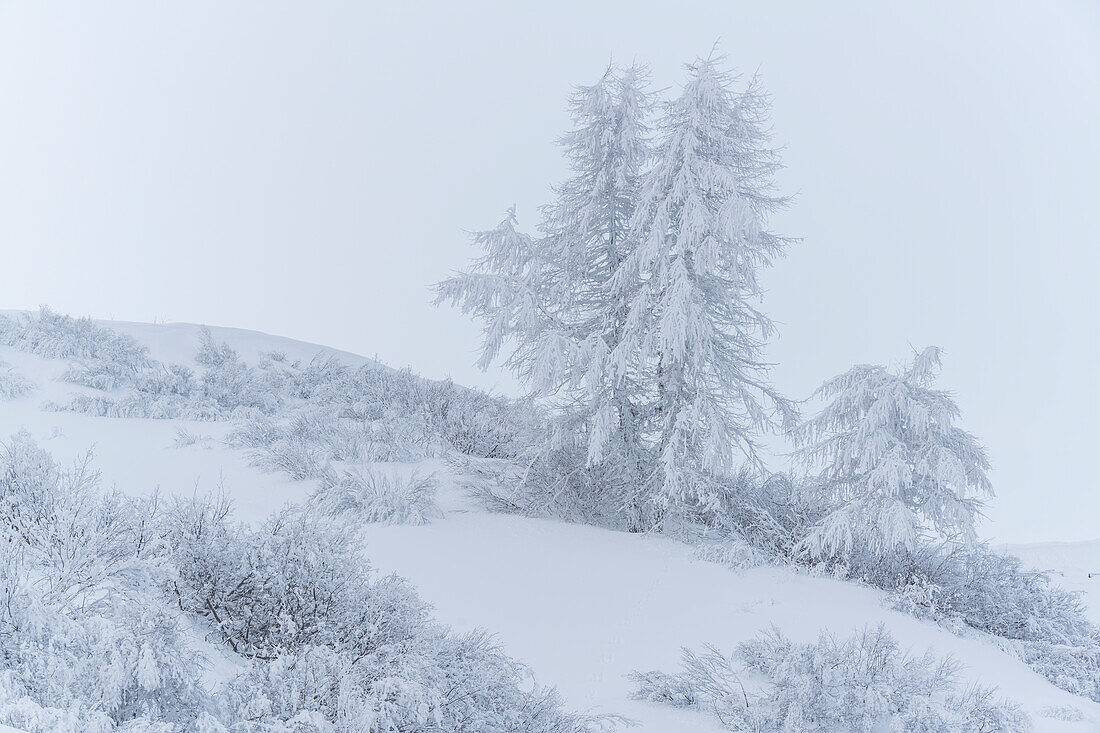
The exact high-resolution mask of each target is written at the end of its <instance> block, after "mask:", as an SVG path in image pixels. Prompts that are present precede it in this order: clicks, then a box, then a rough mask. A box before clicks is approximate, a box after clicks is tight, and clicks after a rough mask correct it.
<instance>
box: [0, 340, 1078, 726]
mask: <svg viewBox="0 0 1100 733" xmlns="http://www.w3.org/2000/svg"><path fill="white" fill-rule="evenodd" d="M105 325H109V326H111V327H113V328H116V329H118V330H120V331H123V332H125V333H128V334H131V335H132V336H134V337H135V338H137V339H138V340H140V341H141V342H143V343H145V344H147V345H148V346H149V347H150V349H151V351H152V356H153V357H155V358H158V359H165V360H170V361H177V362H183V363H189V362H190V361H191V359H192V358H193V355H194V353H195V351H196V350H197V348H198V344H199V329H198V327H196V326H190V325H180V324H169V325H140V324H118V323H110V324H105ZM214 336H215V338H217V339H224V340H225V341H227V342H228V343H230V344H231V345H232V346H234V347H235V348H237V349H238V351H239V352H240V353H241V355H242V356H243V357H244V358H246V359H255V358H256V356H257V355H258V354H259V353H260V352H261V351H282V352H285V353H287V355H288V356H290V357H291V358H305V359H308V358H310V357H312V356H314V355H315V354H317V353H318V352H321V351H326V352H329V353H334V352H330V351H329V350H325V349H322V348H321V347H317V346H312V345H309V344H303V343H301V342H297V341H292V340H289V339H282V338H277V337H273V336H267V335H264V334H258V333H255V332H249V331H240V330H234V329H215V330H214ZM337 356H338V357H339V358H341V359H342V360H344V361H346V362H348V363H350V364H360V363H363V362H365V361H367V360H365V359H363V358H361V357H356V356H353V355H348V354H337ZM0 360H3V361H6V362H8V363H10V364H11V365H13V366H14V367H15V368H16V369H17V370H18V371H20V372H22V373H23V374H24V375H26V376H29V377H31V378H32V379H33V380H34V381H36V382H37V384H38V389H37V390H36V391H35V392H33V393H32V394H30V395H29V396H26V397H23V398H20V399H17V400H14V401H11V402H5V403H0V435H2V436H5V437H6V436H8V435H11V434H12V433H15V432H17V431H20V430H27V431H29V432H30V433H31V435H32V436H33V437H34V438H35V439H36V440H38V441H39V443H40V444H41V445H42V446H43V447H45V448H47V449H48V450H50V451H51V452H52V453H53V454H54V455H55V456H56V457H57V458H59V459H61V460H68V459H72V458H75V457H77V456H79V455H81V454H82V453H84V452H85V451H87V450H89V449H94V451H95V456H96V458H95V465H96V466H97V467H98V468H99V469H100V470H101V471H102V475H103V483H104V485H106V486H111V485H115V486H117V487H118V488H119V489H120V490H123V491H125V492H129V493H134V494H141V493H146V492H149V491H152V490H153V489H156V488H159V489H161V490H162V491H166V492H179V493H191V492H194V491H199V492H205V491H208V490H210V489H212V488H214V487H216V486H217V485H218V484H221V485H223V486H224V488H225V489H226V490H227V491H228V492H229V494H230V495H231V496H232V497H233V499H234V501H235V504H236V507H237V511H238V516H239V517H240V518H242V519H246V520H250V521H252V520H258V519H260V518H262V517H264V516H266V515H267V514H268V513H269V512H271V511H272V510H274V509H277V508H278V507H280V506H281V505H282V504H284V503H286V502H294V501H300V500H301V499H303V498H304V497H305V495H306V494H307V493H308V492H309V490H310V489H312V488H313V487H312V486H311V485H310V484H309V482H296V481H291V480H289V479H287V478H286V477H285V476H283V475H281V474H265V473H261V472H259V471H258V470H256V469H254V468H252V467H250V466H249V465H248V462H247V460H246V458H245V456H244V455H243V454H242V453H241V452H240V451H238V450H235V449H233V448H230V447H227V446H226V445H224V444H223V443H221V442H220V440H219V439H221V438H223V437H224V436H225V435H226V433H227V432H228V430H229V427H230V426H229V425H227V424H224V423H199V422H186V421H167V420H143V419H111V418H98V417H89V416H85V415H78V414H72V413H66V412H50V411H44V410H42V409H41V404H42V403H43V402H44V401H46V400H55V401H62V400H63V398H64V397H65V396H66V395H68V394H70V393H72V392H73V391H76V390H79V389H81V388H80V387H77V386H74V385H72V384H68V383H63V382H60V381H57V379H56V378H57V377H58V376H59V375H60V373H61V372H62V371H63V369H64V366H65V365H64V364H62V363H61V362H58V361H50V360H44V359H40V358H38V357H35V356H31V355H28V354H25V353H21V352H18V351H15V350H13V349H10V348H7V347H3V346H0ZM181 427H182V428H186V429H187V430H190V431H191V432H193V433H196V434H198V435H202V436H210V438H212V440H209V441H202V442H200V443H197V444H195V445H191V446H187V447H184V448H177V447H175V440H176V433H177V430H178V429H179V428H181ZM419 468H420V469H421V471H422V472H432V471H434V472H435V473H436V475H437V477H438V478H439V479H440V482H441V497H440V503H441V506H442V508H443V510H444V516H443V518H441V519H437V520H435V521H433V522H432V523H431V524H428V525H424V526H379V525H376V526H370V527H368V528H367V529H366V532H365V546H364V551H365V556H366V557H367V558H369V559H370V561H371V562H372V564H373V565H374V566H375V567H376V568H378V569H379V570H380V571H383V572H389V571H393V572H397V573H399V574H401V575H403V576H406V577H407V578H409V579H410V580H411V581H412V582H413V583H414V584H415V585H416V586H417V587H418V589H419V590H420V592H421V593H422V595H423V596H424V597H425V598H427V599H428V600H430V601H431V602H432V603H433V604H435V607H436V611H437V615H438V617H439V618H440V619H441V620H443V621H445V622H447V623H450V624H452V625H454V626H455V627H457V628H459V629H468V628H471V627H474V626H480V627H483V628H486V629H488V630H490V631H491V632H493V633H495V634H496V635H497V637H498V639H499V640H500V641H501V642H502V643H503V645H504V646H505V648H506V650H507V651H508V652H509V653H510V654H512V655H513V656H515V657H517V658H519V659H521V660H523V661H524V662H526V663H528V664H529V665H530V666H531V667H532V668H533V669H534V671H535V674H536V676H537V677H538V679H539V680H540V681H542V682H544V683H549V684H553V685H556V686H557V687H558V688H559V689H560V690H561V691H562V693H563V694H564V696H565V698H566V700H567V702H568V704H569V705H570V706H571V707H573V708H579V709H588V710H598V711H605V712H615V713H620V714H623V715H626V716H628V717H630V718H633V719H635V720H637V721H638V722H639V723H640V724H641V729H642V730H647V731H718V730H721V728H720V727H719V726H718V725H717V723H716V722H715V721H713V720H712V719H710V718H708V717H706V716H704V715H702V714H699V713H696V712H691V711H686V710H680V709H675V708H668V707H661V706H657V705H652V704H648V703H641V702H636V701H632V700H630V699H629V696H628V692H629V688H630V684H629V681H628V680H627V678H626V675H627V674H628V673H630V672H631V671H633V670H649V669H663V670H666V671H672V670H673V669H675V667H676V666H677V663H678V657H679V650H680V648H681V647H683V646H691V647H699V646H700V645H701V644H703V643H711V644H715V645H717V646H719V647H720V648H723V649H730V648H731V647H732V646H733V645H734V644H736V643H737V642H738V641H740V640H743V639H746V638H748V637H751V636H753V635H755V634H756V633H757V632H759V631H761V630H763V629H767V628H768V627H770V626H776V627H778V628H779V629H780V630H782V631H783V632H784V633H785V634H786V635H788V636H790V637H792V638H794V639H795V640H800V641H810V640H813V639H814V638H816V637H817V635H818V633H819V631H820V630H821V629H822V628H827V629H829V630H831V631H834V632H837V633H839V634H848V633H850V632H852V631H854V630H857V629H859V628H861V627H863V626H865V625H869V624H870V625H875V624H878V623H883V624H885V625H886V626H887V627H888V628H889V629H890V630H891V631H892V632H893V633H894V634H895V635H896V636H897V637H898V639H899V640H901V641H902V643H903V644H905V645H908V646H910V647H912V648H913V649H914V650H916V651H923V650H924V649H925V648H928V647H933V648H934V649H935V650H936V651H937V652H939V653H941V654H951V655H952V656H954V657H955V658H956V659H957V660H959V661H960V662H961V663H962V664H963V665H964V667H965V674H966V675H967V677H968V679H969V680H971V681H974V682H981V683H982V684H985V685H995V686H997V687H998V688H999V690H1000V692H1001V694H1003V695H1004V696H1006V697H1008V698H1010V699H1012V700H1015V701H1017V702H1019V703H1020V704H1021V705H1022V706H1023V708H1024V709H1025V710H1026V711H1027V712H1028V713H1030V714H1031V715H1032V716H1033V718H1034V720H1035V724H1036V728H1037V729H1038V730H1044V731H1045V730H1050V731H1090V730H1100V705H1097V704H1095V703H1093V702H1091V701H1089V700H1085V699H1083V698H1079V697H1075V696H1073V695H1070V694H1068V693H1066V692H1064V691H1062V690H1059V689H1058V688H1056V687H1054V686H1052V685H1051V684H1050V683H1048V682H1047V681H1046V680H1045V679H1043V678H1042V677H1040V676H1039V675H1037V674H1035V673H1034V672H1032V671H1031V670H1030V669H1029V668H1027V667H1026V666H1025V665H1024V664H1022V663H1021V662H1019V661H1017V660H1015V659H1013V658H1012V657H1010V656H1009V655H1007V654H1005V653H1004V652H1002V651H1001V650H999V649H998V648H997V647H995V646H994V645H992V644H990V643H986V642H985V641H982V640H979V639H973V638H960V637H958V636H955V635H953V634H951V633H949V632H948V631H945V630H943V629H941V628H939V627H937V626H936V625H934V624H931V623H928V622H924V621H920V620H917V619H915V618H912V617H910V616H907V615H904V614H901V613H899V612H896V611H893V610H891V609H889V608H887V607H885V606H884V604H883V602H882V595H881V594H880V593H878V592H877V591H874V590H871V589H868V588H865V587H860V586H857V585H854V584H851V583H845V582H841V581H836V580H830V579H824V578H816V577H810V576H807V575H804V574H799V573H796V572H792V571H788V570H784V569H776V568H757V569H752V570H748V571H741V572H738V571H733V570H731V569H728V568H726V567H723V566H720V565H717V564H713V563H708V562H704V561H701V560H698V559H696V558H694V557H693V555H692V552H691V549H690V548H689V547H687V546H685V545H683V544H681V543H678V542H676V541H673V540H670V539H668V538H665V537H661V536H650V535H631V534H626V533H620V532H612V531H608V530H602V529H597V528H593V527H587V526H578V525H567V524H562V523H559V522H553V521H546V520H534V519H525V518H520V517H513V516H503V515H496V514H491V513H487V512H485V511H483V510H481V509H479V508H477V507H476V506H474V505H472V504H471V503H470V502H468V501H467V500H466V499H465V497H463V496H462V495H461V493H460V492H459V491H458V490H457V489H456V488H455V487H454V485H453V482H451V481H449V477H448V475H447V469H446V467H445V466H444V464H443V463H442V462H439V461H428V462H426V465H423V466H420V467H419ZM1012 549H1013V551H1015V552H1017V553H1018V554H1020V555H1021V556H1022V557H1023V558H1024V560H1025V562H1028V563H1029V564H1036V565H1039V566H1042V567H1049V568H1052V569H1056V570H1059V571H1062V572H1064V573H1065V576H1064V581H1065V582H1066V584H1067V585H1068V586H1070V587H1071V588H1075V589H1089V586H1090V585H1091V584H1100V578H1097V579H1093V580H1091V581H1090V580H1089V579H1088V578H1087V573H1088V572H1090V571H1100V542H1096V543H1090V544H1079V545H1068V544H1067V545H1053V544H1052V545H1042V546H1027V547H1017V548H1012ZM1095 597H1097V598H1100V595H1097V596H1095ZM1092 614H1093V618H1094V620H1100V617H1098V614H1097V608H1095V607H1094V608H1093V609H1092ZM1051 706H1071V707H1074V708H1077V709H1078V710H1080V711H1081V712H1082V713H1083V715H1084V718H1085V719H1084V720H1083V721H1079V722H1065V721H1057V720H1052V719H1050V718H1045V717H1042V716H1041V715H1040V711H1041V710H1042V709H1044V708H1047V707H1051Z"/></svg>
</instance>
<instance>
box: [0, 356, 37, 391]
mask: <svg viewBox="0 0 1100 733" xmlns="http://www.w3.org/2000/svg"><path fill="white" fill-rule="evenodd" d="M34 388H35V384H34V382H32V381H31V380H29V379H27V378H26V377H24V376H23V375H22V374H20V373H19V372H17V371H15V369H13V368H12V367H11V365H9V364H7V363H5V362H2V361H0V401H2V400H14V399H17V398H19V397H22V396H24V395H26V394H29V393H31V392H33V391H34Z"/></svg>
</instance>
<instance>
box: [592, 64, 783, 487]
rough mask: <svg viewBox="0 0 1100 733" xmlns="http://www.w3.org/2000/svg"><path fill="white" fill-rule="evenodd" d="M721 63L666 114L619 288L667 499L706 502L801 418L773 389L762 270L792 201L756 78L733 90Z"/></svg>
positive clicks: (777, 245) (628, 351)
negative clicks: (770, 434) (762, 436)
mask: <svg viewBox="0 0 1100 733" xmlns="http://www.w3.org/2000/svg"><path fill="white" fill-rule="evenodd" d="M721 62H722V59H720V58H715V57H714V56H713V55H712V56H711V57H710V58H707V59H700V60H698V61H696V62H695V63H694V64H691V65H689V66H688V72H689V78H688V81H687V84H686V85H685V86H684V88H683V91H682V92H681V94H680V96H679V97H678V98H677V99H675V100H674V101H672V102H671V103H670V104H669V105H668V106H667V108H666V110H665V113H664V116H663V119H662V120H661V122H660V125H659V128H658V130H659V135H660V143H659V145H658V149H657V156H656V163H655V165H654V166H653V168H652V169H651V170H650V171H649V172H648V173H647V175H646V176H645V179H644V182H643V184H642V188H641V193H640V199H639V202H638V205H637V209H636V212H635V217H634V220H633V222H632V226H633V229H634V231H635V233H636V236H637V237H638V240H639V246H638V248H637V249H636V250H635V251H633V252H632V253H631V254H630V255H629V256H628V257H627V258H626V260H625V261H624V263H623V265H622V266H621V267H620V268H619V271H618V272H617V273H616V277H615V282H614V285H615V289H614V292H615V295H616V298H617V299H620V300H625V301H626V302H627V303H628V307H629V310H628V313H627V317H626V327H625V333H626V335H625V337H624V338H623V339H622V341H621V342H620V344H619V345H618V347H617V348H618V350H619V351H620V352H621V353H619V354H616V357H615V358H613V360H612V361H613V363H615V364H619V365H621V364H631V365H633V366H634V368H636V369H638V370H640V371H642V372H643V373H644V374H646V375H647V376H648V377H649V379H648V380H647V381H648V382H650V383H652V384H654V385H655V386H656V394H655V395H654V401H655V402H654V405H653V408H652V414H653V425H652V430H653V434H652V435H651V439H652V440H653V441H654V442H656V443H657V445H658V446H659V452H660V464H661V468H660V475H659V479H658V480H659V482H660V484H661V485H660V487H659V493H660V496H661V498H662V500H663V501H665V502H669V501H688V502H694V503H700V504H704V505H705V504H707V503H708V495H707V489H706V486H707V485H708V484H709V482H708V481H707V480H706V475H707V474H714V473H722V472H725V471H727V470H728V469H729V468H730V467H731V465H732V463H733V461H734V458H735V456H736V454H737V453H738V452H740V453H741V454H742V455H743V456H744V457H746V458H748V459H749V460H750V461H756V459H757V444H756V438H755V436H757V435H758V434H759V433H760V431H762V430H764V429H768V428H770V427H774V426H775V423H776V416H777V415H778V416H780V417H782V418H784V419H787V418H790V417H792V416H793V410H792V409H791V407H790V405H789V403H788V402H787V401H786V400H784V399H783V398H782V397H781V396H780V395H779V394H778V393H777V392H776V391H775V390H774V389H773V388H772V387H771V386H770V385H769V383H768V381H767V376H768V375H767V365H766V364H765V363H764V360H763V353H762V352H763V347H764V344H765V342H766V339H767V338H768V337H769V336H770V335H771V334H772V332H773V330H774V329H773V325H772V322H771V321H770V320H769V319H768V317H767V316H765V315H764V314H763V313H761V312H760V310H758V308H757V303H758V302H759V300H760V297H761V294H762V287H761V284H760V281H759V275H760V272H761V270H763V269H764V268H766V267H768V266H769V265H770V264H771V263H772V261H773V260H774V259H775V258H776V257H778V256H780V255H781V254H782V253H783V251H784V249H785V247H786V245H787V244H788V242H789V240H788V239H785V238H783V237H780V236H778V235H776V234H774V233H772V232H771V231H770V230H769V229H768V228H767V225H768V217H769V215H770V214H771V213H772V212H774V211H775V210H777V209H779V208H780V207H782V206H783V205H784V204H785V203H786V199H785V198H782V197H780V196H776V195H774V193H773V190H774V185H773V175H774V174H775V172H776V171H777V170H778V169H779V168H780V161H779V156H778V153H777V151H776V150H775V149H774V148H772V147H770V146H769V142H768V140H769V129H768V123H767V117H768V109H769V102H768V97H767V95H766V94H765V93H764V91H763V90H762V89H761V86H760V83H759V81H758V80H757V79H756V78H753V79H751V80H750V81H749V83H748V85H747V87H746V88H745V89H744V90H743V91H740V92H738V91H736V90H735V89H734V87H733V84H734V81H735V77H734V76H732V75H730V74H729V73H727V72H725V71H723V70H722V68H721Z"/></svg>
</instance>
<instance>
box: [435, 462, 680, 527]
mask: <svg viewBox="0 0 1100 733" xmlns="http://www.w3.org/2000/svg"><path fill="white" fill-rule="evenodd" d="M453 464H454V466H455V468H456V471H457V472H458V473H459V474H460V475H461V476H462V481H463V483H464V485H465V488H466V490H467V491H468V493H469V494H471V495H472V496H473V497H474V498H475V499H477V500H478V501H479V502H481V503H482V504H483V505H484V506H485V507H487V508H489V509H491V510H493V511H497V512H505V513H509V514H522V515H525V516H532V517H555V518H557V519H562V520H564V521H567V522H580V523H585V524H594V525H597V526H602V527H609V528H612V529H618V530H624V531H631V532H638V531H644V530H645V529H648V528H651V527H653V526H655V525H656V524H657V522H658V519H657V518H658V516H659V515H660V512H661V507H658V506H656V505H655V504H654V502H653V500H652V499H653V497H652V493H651V492H649V491H647V486H648V485H649V484H648V483H647V480H646V478H647V473H646V472H645V471H644V470H643V466H642V465H641V464H639V463H638V462H636V461H633V460H628V459H624V460H619V459H618V458H616V457H610V456H609V457H608V458H607V459H606V460H603V461H601V462H599V463H588V461H587V448H586V447H585V446H584V445H580V444H576V443H574V444H572V445H565V446H560V447H557V448H553V449H550V450H542V451H537V452H535V454H534V455H532V456H529V457H527V459H526V460H524V461H522V462H520V461H514V462H507V463H501V462H492V463H487V462H484V461H479V460H476V459H472V460H456V461H453Z"/></svg>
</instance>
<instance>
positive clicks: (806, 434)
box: [796, 347, 992, 557]
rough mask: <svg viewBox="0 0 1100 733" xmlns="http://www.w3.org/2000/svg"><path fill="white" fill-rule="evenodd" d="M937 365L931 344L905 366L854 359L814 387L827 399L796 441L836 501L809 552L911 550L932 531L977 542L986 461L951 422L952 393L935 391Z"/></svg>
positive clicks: (987, 488) (987, 491) (809, 541)
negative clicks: (890, 366) (892, 367)
mask: <svg viewBox="0 0 1100 733" xmlns="http://www.w3.org/2000/svg"><path fill="white" fill-rule="evenodd" d="M939 367H940V350H939V349H938V348H936V347H929V348H926V349H925V350H924V351H922V352H920V353H918V354H916V355H915V357H914V359H913V363H912V364H911V365H910V366H909V367H908V368H906V369H904V370H901V371H898V372H894V371H891V370H889V369H887V368H886V367H882V366H874V365H866V364H862V365H858V366H854V367H852V368H851V369H849V370H848V371H847V372H845V373H844V374H841V375H839V376H837V377H834V378H832V379H830V380H829V381H827V382H825V383H824V384H823V385H822V386H821V387H820V388H818V390H817V391H816V392H815V393H814V396H815V397H817V398H820V399H823V400H828V401H829V402H828V404H827V405H826V406H825V407H824V409H822V411H821V412H820V413H819V414H818V415H817V416H815V417H814V418H812V419H810V420H808V421H806V422H805V423H803V424H802V425H801V426H800V427H799V428H798V430H797V431H796V438H797V440H798V442H799V443H800V444H801V448H800V456H801V458H802V460H803V461H805V462H806V464H807V465H809V466H811V467H814V468H816V469H819V470H820V473H819V477H818V478H819V479H820V484H819V485H820V486H821V487H823V488H824V490H825V491H826V492H828V493H829V495H830V497H831V498H832V500H833V501H835V503H836V508H835V509H834V510H833V511H832V512H830V513H829V514H828V515H827V516H826V517H825V518H824V519H823V520H822V521H821V522H820V523H819V524H818V525H817V526H816V527H815V528H814V529H813V530H812V531H811V532H810V534H809V535H808V537H807V538H806V539H805V541H804V542H803V545H804V548H805V550H806V551H808V552H809V553H810V554H811V555H813V556H815V557H827V556H837V555H839V556H846V555H850V554H851V553H852V552H853V550H854V549H858V550H859V551H861V552H867V551H869V552H871V553H874V554H885V553H889V552H893V551H895V550H912V549H913V548H914V547H915V546H916V544H917V542H918V540H920V539H921V538H922V537H924V536H925V535H927V534H929V533H931V534H932V535H933V536H939V537H944V538H950V539H953V540H957V541H962V542H971V541H973V539H974V522H975V519H976V517H977V515H978V513H979V511H980V509H981V506H982V500H983V499H984V498H985V497H987V496H991V495H992V487H991V485H990V482H989V478H988V477H987V476H986V472H987V471H988V470H989V458H988V457H987V456H986V452H985V449H984V448H983V447H982V445H981V443H980V442H979V441H978V440H977V438H975V437H974V436H973V435H971V434H970V433H968V432H966V431H965V430H963V429H962V428H959V427H957V426H956V425H955V421H956V420H957V419H958V417H959V408H958V406H957V405H956V404H955V401H954V399H953V398H952V395H951V394H950V393H949V392H945V391H943V390H938V389H934V388H933V386H932V385H933V381H934V380H935V377H936V375H937V373H938V370H939Z"/></svg>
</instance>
